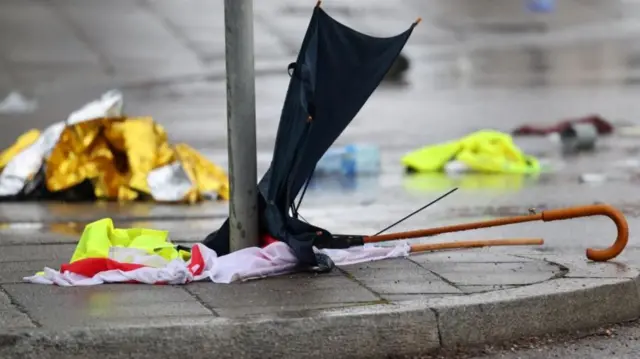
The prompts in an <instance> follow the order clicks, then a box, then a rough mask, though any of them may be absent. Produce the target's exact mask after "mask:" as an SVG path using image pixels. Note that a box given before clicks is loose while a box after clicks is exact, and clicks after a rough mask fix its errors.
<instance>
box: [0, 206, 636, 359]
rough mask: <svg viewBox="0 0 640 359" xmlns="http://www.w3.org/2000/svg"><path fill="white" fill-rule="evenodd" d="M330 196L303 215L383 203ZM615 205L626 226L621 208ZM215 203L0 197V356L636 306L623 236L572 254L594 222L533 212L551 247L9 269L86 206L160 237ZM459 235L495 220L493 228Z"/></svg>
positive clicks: (603, 316)
mask: <svg viewBox="0 0 640 359" xmlns="http://www.w3.org/2000/svg"><path fill="white" fill-rule="evenodd" d="M315 208H316V209H319V208H318V207H315ZM338 208H339V207H335V209H336V211H333V210H330V209H329V210H325V211H316V212H315V213H314V211H310V213H309V216H310V218H308V219H309V220H311V221H312V222H314V223H318V222H321V223H322V224H323V225H329V226H330V227H329V228H331V229H335V230H336V231H337V230H339V228H344V230H345V231H346V230H347V229H348V230H349V233H353V232H354V231H355V232H358V233H361V232H366V231H368V230H367V229H365V228H367V226H362V223H363V222H364V218H376V216H381V215H383V214H384V213H385V212H384V211H383V210H382V209H377V210H376V209H375V208H366V207H360V209H359V211H360V212H359V213H361V214H362V216H361V217H360V218H354V219H353V220H351V221H349V220H348V219H347V218H345V217H346V216H345V213H344V212H340V211H338V210H337V209H338ZM343 208H344V207H343ZM178 210H179V212H177V211H178ZM368 211H370V213H371V216H367V214H366V212H368ZM432 212H433V213H431V215H430V218H431V220H432V221H431V223H430V225H438V224H441V223H447V222H451V221H452V220H456V221H461V219H460V218H458V219H455V218H452V212H450V211H449V210H448V209H445V208H438V209H436V210H434V211H432ZM625 212H626V213H627V215H628V216H629V221H630V225H631V226H632V227H635V226H637V224H638V220H637V215H634V213H633V212H632V211H630V209H626V210H625ZM176 213H179V214H178V215H176ZM389 213H393V211H392V210H391V211H390V212H386V215H387V217H389V216H390V215H389ZM224 215H225V204H218V203H207V204H203V205H197V206H190V207H183V206H170V205H169V206H162V205H155V206H154V205H144V204H139V205H116V204H108V205H74V204H66V205H65V204H50V205H42V204H40V205H37V204H15V205H2V206H0V223H2V226H0V291H1V292H2V293H0V324H2V326H1V328H2V329H1V330H0V357H2V358H18V357H20V358H86V357H92V356H94V355H100V356H102V357H104V358H117V357H124V356H126V357H131V358H152V357H154V358H165V357H166V358H168V357H175V356H176V355H185V354H187V355H188V356H189V357H192V358H205V357H210V356H211V354H212V353H216V357H222V358H258V357H260V358H264V357H266V358H272V357H273V358H277V357H288V358H289V357H290V358H296V357H307V358H316V357H317V358H321V357H326V356H328V355H334V356H338V357H354V358H355V357H360V358H376V357H380V358H383V357H388V356H389V355H398V356H402V355H414V354H420V353H427V352H429V351H431V350H434V349H437V348H440V347H446V348H450V347H455V346H460V345H471V344H478V343H486V342H496V341H501V340H508V339H515V338H519V337H523V336H529V335H538V334H542V333H554V332H559V331H566V330H574V329H584V328H591V327H595V326H598V325H602V324H605V323H614V322H621V321H626V320H631V319H635V318H637V317H639V316H640V291H639V287H638V283H637V282H638V280H639V277H638V276H639V272H638V270H637V269H636V268H640V261H638V259H637V258H640V257H639V256H638V254H639V253H640V249H638V248H637V246H636V245H634V244H633V243H632V244H631V245H630V248H629V249H628V250H627V251H626V252H624V253H623V255H622V256H621V257H620V258H619V259H616V260H615V261H612V262H610V263H589V262H587V260H586V259H585V258H584V257H583V253H584V252H583V251H584V248H580V251H579V252H578V251H576V250H574V249H575V247H576V243H573V244H570V245H569V248H568V250H567V251H564V252H563V251H559V250H556V249H555V247H554V246H555V245H557V244H558V242H562V240H563V239H566V240H567V241H570V240H571V239H574V238H581V237H587V238H592V239H594V240H593V245H594V246H598V245H605V244H607V243H610V241H611V240H612V235H613V234H612V233H610V232H609V231H610V229H611V228H610V227H608V226H607V225H605V226H602V227H604V228H603V229H604V230H596V231H594V230H593V228H595V227H593V226H589V225H587V226H585V225H584V224H585V222H579V221H575V222H573V221H572V222H567V223H565V224H564V228H565V231H564V232H565V233H567V234H568V235H566V234H565V235H562V234H560V233H561V232H562V231H559V230H558V229H557V228H552V227H551V228H548V227H546V226H547V225H546V224H544V225H538V227H537V228H535V226H530V227H529V228H528V230H526V232H527V234H528V235H529V233H532V235H533V231H531V232H530V231H529V230H532V229H535V230H536V231H535V235H538V234H540V235H541V236H542V237H544V238H545V239H546V240H547V243H549V244H550V246H551V247H547V246H543V247H540V248H538V247H534V248H531V247H511V248H491V249H476V250H466V251H447V252H436V253H427V254H417V255H413V256H411V257H410V258H407V259H393V260H385V261H379V262H374V263H368V264H360V265H352V266H345V267H342V268H339V269H338V270H336V271H334V272H332V273H329V274H323V275H315V274H308V273H298V274H292V275H286V276H282V277H275V278H268V279H263V280H256V281H249V282H245V283H236V284H229V285H225V284H212V283H193V284H190V285H186V286H147V285H127V284H122V285H102V286H96V287H83V288H77V287H76V288H61V287H55V286H44V285H35V284H27V283H22V281H21V280H22V278H23V277H24V276H27V275H31V274H33V273H34V272H36V271H38V270H41V269H42V268H43V267H44V266H50V267H56V266H58V265H59V264H61V263H65V262H67V261H68V260H69V258H70V257H71V253H72V251H73V249H74V247H75V241H76V240H77V238H78V235H79V234H80V231H81V230H82V227H83V225H84V223H86V222H89V221H92V220H95V219H98V218H102V217H112V218H114V219H115V221H116V223H117V226H120V227H124V226H129V227H132V226H142V227H149V228H162V229H168V230H170V231H171V233H172V237H173V238H174V239H173V240H174V241H175V242H177V243H186V244H188V243H193V242H195V241H197V240H199V239H200V238H202V237H203V236H204V235H205V234H206V233H207V232H208V231H210V230H211V229H212V228H214V227H215V226H216V225H218V224H219V223H220V221H221V220H222V219H223V217H224ZM352 215H353V214H352ZM500 215H501V214H493V215H490V216H492V217H493V216H500ZM394 216H395V215H394ZM484 216H485V215H478V214H474V213H472V212H470V213H466V214H465V215H464V216H463V217H466V219H467V220H477V219H480V218H483V217H484ZM339 222H343V223H342V225H341V226H338V224H339ZM345 222H346V223H345ZM330 223H334V225H331V224H330ZM600 224H601V225H602V223H600ZM377 225H379V221H375V223H373V224H369V226H368V228H372V227H375V226H377ZM336 226H338V227H337V228H336ZM414 226H415V224H414ZM358 228H362V229H361V230H358ZM524 232H525V230H524V229H520V230H518V229H516V230H515V231H514V233H517V234H516V235H518V236H522V235H523V233H524ZM607 233H608V234H607ZM463 235H464V237H470V238H491V237H505V236H510V235H511V234H510V233H509V231H508V230H505V229H500V228H498V229H495V230H492V229H489V230H487V231H485V232H484V233H480V232H476V233H467V234H463ZM599 236H601V238H600V239H599V240H595V237H599ZM450 237H451V236H442V237H439V238H438V240H441V239H445V238H449V239H450ZM458 237H459V238H462V237H463V236H458ZM563 237H568V239H567V238H563ZM554 243H555V244H554ZM549 248H554V250H553V251H551V252H550V251H549Z"/></svg>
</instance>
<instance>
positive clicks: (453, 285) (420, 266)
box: [407, 258, 468, 295]
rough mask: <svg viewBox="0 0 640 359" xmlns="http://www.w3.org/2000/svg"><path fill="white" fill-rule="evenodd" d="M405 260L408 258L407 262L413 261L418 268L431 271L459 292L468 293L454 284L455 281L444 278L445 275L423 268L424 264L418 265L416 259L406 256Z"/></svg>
mask: <svg viewBox="0 0 640 359" xmlns="http://www.w3.org/2000/svg"><path fill="white" fill-rule="evenodd" d="M407 260H408V261H409V262H411V263H413V264H415V265H417V266H418V267H419V268H422V269H424V270H426V271H427V272H429V273H431V274H433V275H435V276H436V277H438V278H440V280H442V281H443V282H445V283H447V284H449V285H450V286H452V287H454V288H456V289H457V290H459V291H460V292H462V294H467V295H468V293H465V291H464V290H462V289H460V288H458V286H457V285H456V283H454V282H452V281H450V280H448V279H447V278H445V277H443V276H442V275H440V274H438V273H436V272H434V271H432V270H431V269H428V268H425V267H424V266H422V265H420V263H418V262H416V261H414V260H412V259H411V258H407Z"/></svg>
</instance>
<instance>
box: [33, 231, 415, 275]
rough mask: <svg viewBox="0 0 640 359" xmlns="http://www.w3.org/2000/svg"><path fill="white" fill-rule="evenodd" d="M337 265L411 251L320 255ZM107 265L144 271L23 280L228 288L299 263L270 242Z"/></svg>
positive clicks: (133, 256) (129, 257)
mask: <svg viewBox="0 0 640 359" xmlns="http://www.w3.org/2000/svg"><path fill="white" fill-rule="evenodd" d="M317 251H318V252H322V253H325V254H326V255H328V256H329V257H330V258H331V259H332V260H333V261H334V263H335V264H336V265H338V266H341V265H349V264H357V263H363V262H370V261H376V260H381V259H386V258H394V257H403V256H408V255H409V251H410V249H409V245H407V244H400V245H397V246H395V247H374V246H372V247H370V246H360V247H352V248H349V249H322V250H317ZM109 259H112V260H114V261H116V262H121V263H133V264H140V265H144V266H145V267H142V268H138V269H133V270H120V269H114V270H106V271H102V272H99V273H97V274H96V275H94V276H93V277H86V276H83V275H80V274H77V273H72V272H70V271H66V272H64V273H61V272H60V271H57V270H55V269H51V268H45V269H44V273H43V274H41V275H34V276H31V277H26V278H24V280H25V281H27V282H30V283H37V284H55V285H59V286H87V285H97V284H103V283H123V282H138V283H146V284H185V283H189V282H193V281H204V280H210V281H212V282H214V283H232V282H235V281H240V280H249V279H253V278H260V277H268V276H276V275H281V274H285V273H290V272H292V271H294V270H295V269H296V266H297V260H296V257H295V256H294V254H293V252H292V251H291V248H289V246H288V245H287V244H285V243H283V242H274V243H272V244H270V245H268V246H266V247H265V248H258V247H252V248H246V249H242V250H239V251H237V252H233V253H230V254H227V255H225V256H221V257H218V255H217V254H216V252H215V251H213V250H211V249H209V248H207V247H206V246H204V245H202V244H196V245H194V246H193V248H192V250H191V259H190V260H189V261H186V262H185V261H183V260H181V259H175V260H172V261H167V260H166V259H164V258H162V257H160V256H157V255H149V254H147V253H145V252H143V251H138V250H136V249H130V248H124V249H114V250H112V251H110V254H109Z"/></svg>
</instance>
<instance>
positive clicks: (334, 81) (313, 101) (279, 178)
mask: <svg viewBox="0 0 640 359" xmlns="http://www.w3.org/2000/svg"><path fill="white" fill-rule="evenodd" d="M319 5H320V2H318V5H317V6H316V7H315V9H314V11H313V15H312V17H311V21H310V22H309V26H308V28H307V32H306V34H305V36H304V40H303V42H302V46H301V48H300V52H299V54H298V58H297V60H296V62H294V63H292V64H290V65H289V71H290V74H291V80H290V82H289V88H288V91H287V96H286V98H285V102H284V107H283V109H282V115H281V118H280V124H279V128H278V133H277V137H276V143H275V148H274V154H273V159H272V162H271V166H270V168H269V170H268V171H267V173H266V174H265V175H264V177H263V178H262V179H261V180H260V183H259V184H258V193H259V194H258V197H259V199H258V203H259V208H258V213H259V220H260V227H261V233H263V234H268V235H270V236H271V237H273V238H275V239H277V240H280V241H283V242H285V243H287V244H288V245H289V246H290V247H291V248H292V250H293V251H294V253H295V254H296V257H297V258H298V259H299V261H300V263H301V264H302V265H306V266H311V267H316V268H319V269H325V270H327V269H330V268H331V267H332V264H331V263H330V260H328V258H326V257H324V256H320V255H316V254H314V251H313V247H314V246H316V245H317V244H318V243H319V242H323V241H324V242H326V241H331V239H332V236H331V234H330V233H329V232H327V231H326V230H324V229H322V228H319V227H316V226H314V225H311V224H309V223H306V222H304V221H302V220H300V219H299V218H298V217H299V216H298V215H297V206H295V205H294V201H295V199H296V197H297V196H298V194H299V193H300V191H301V190H302V189H303V187H304V186H305V183H308V182H307V181H308V180H309V178H310V177H311V175H312V174H313V171H314V169H315V166H316V163H317V162H318V161H319V160H320V158H321V157H322V155H323V154H324V153H325V152H326V151H327V149H328V148H329V147H330V146H331V145H332V144H333V142H334V141H335V140H336V139H337V138H338V136H340V134H341V133H342V131H344V129H345V128H346V127H347V125H348V124H349V123H350V122H351V120H352V119H353V118H354V117H355V116H356V114H357V113H358V112H359V111H360V109H361V108H362V106H363V105H364V104H365V102H366V101H367V99H368V98H369V96H371V94H372V93H373V91H374V90H375V89H376V87H378V85H379V84H380V82H381V81H382V80H383V78H384V77H385V75H386V73H387V72H388V70H389V69H390V67H391V66H392V64H393V63H394V61H395V60H396V58H397V57H398V55H399V54H400V51H401V50H402V48H403V47H404V45H405V43H406V42H407V40H408V39H409V36H410V35H411V33H412V31H413V29H414V27H415V26H416V25H417V24H418V23H419V20H418V21H416V22H414V23H413V24H412V25H411V26H410V27H409V29H407V30H406V31H404V32H403V33H401V34H399V35H397V36H393V37H388V38H379V37H372V36H368V35H365V34H362V33H360V32H357V31H355V30H352V29H351V28H349V27H347V26H345V25H343V24H341V23H339V22H337V21H336V20H334V19H333V18H332V17H330V16H329V15H328V14H327V13H326V12H325V11H324V10H323V9H322V8H321V7H320V6H319ZM303 194H304V191H303ZM301 197H302V196H301ZM298 206H299V204H298ZM290 210H291V212H292V214H290ZM203 243H204V244H205V245H206V246H207V247H209V248H211V249H213V250H215V251H216V252H217V253H218V254H219V255H224V254H228V253H229V221H228V220H227V221H226V222H225V223H224V224H223V225H222V227H221V228H220V229H219V230H218V231H216V232H213V233H211V234H210V235H209V236H208V237H207V238H206V239H205V240H204V242H203Z"/></svg>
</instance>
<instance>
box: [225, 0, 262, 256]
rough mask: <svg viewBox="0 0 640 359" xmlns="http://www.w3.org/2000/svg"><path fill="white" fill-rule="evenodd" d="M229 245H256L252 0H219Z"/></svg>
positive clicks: (237, 248)
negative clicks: (224, 80) (222, 33)
mask: <svg viewBox="0 0 640 359" xmlns="http://www.w3.org/2000/svg"><path fill="white" fill-rule="evenodd" d="M224 18H225V45H226V46H225V50H226V54H225V55H226V70H227V128H228V133H227V139H228V142H229V143H228V151H229V182H230V183H229V185H230V201H229V225H230V226H229V227H230V228H229V241H230V243H229V248H230V250H231V251H236V250H239V249H242V248H246V247H253V246H256V245H257V244H258V239H259V238H258V236H259V233H258V192H257V186H256V178H257V177H258V176H257V169H256V168H257V160H256V103H255V68H254V53H253V0H225V1H224Z"/></svg>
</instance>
